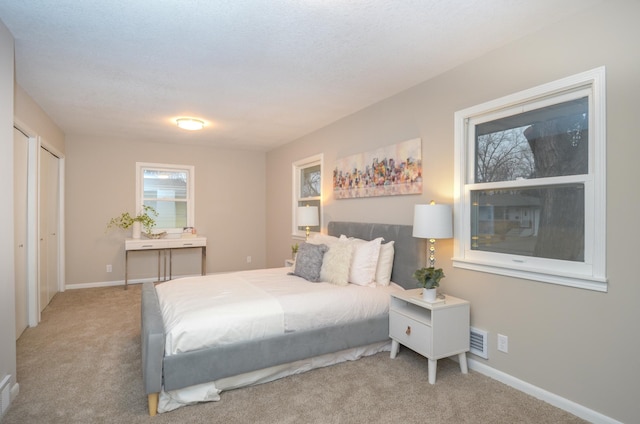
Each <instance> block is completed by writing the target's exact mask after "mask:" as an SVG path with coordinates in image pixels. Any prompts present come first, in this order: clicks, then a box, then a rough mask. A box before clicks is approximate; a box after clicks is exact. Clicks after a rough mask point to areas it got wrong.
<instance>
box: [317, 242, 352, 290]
mask: <svg viewBox="0 0 640 424" xmlns="http://www.w3.org/2000/svg"><path fill="white" fill-rule="evenodd" d="M352 252H353V246H351V244H349V243H334V244H332V245H331V246H329V250H328V251H327V252H326V253H325V254H324V258H323V259H322V268H321V269H320V281H326V282H327V283H332V284H336V285H338V286H346V285H347V284H349V267H350V266H351V254H352Z"/></svg>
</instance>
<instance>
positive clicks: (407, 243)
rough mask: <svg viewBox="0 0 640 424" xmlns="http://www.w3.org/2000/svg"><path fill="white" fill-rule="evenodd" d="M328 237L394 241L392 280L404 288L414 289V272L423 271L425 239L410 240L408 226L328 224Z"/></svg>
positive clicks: (355, 223)
mask: <svg viewBox="0 0 640 424" xmlns="http://www.w3.org/2000/svg"><path fill="white" fill-rule="evenodd" d="M328 233H329V235H332V236H336V237H339V236H340V235H341V234H344V235H345V236H348V237H356V238H360V239H363V240H373V239H375V238H377V237H383V238H384V241H385V242H389V241H392V240H393V241H395V244H394V249H395V256H394V259H393V271H392V273H391V281H393V282H394V283H396V284H399V285H401V286H402V287H404V288H405V289H415V288H416V287H417V281H416V280H415V279H414V278H413V273H414V272H415V271H416V269H418V268H422V267H423V266H425V265H424V263H425V261H426V257H427V256H426V255H427V250H426V249H427V247H426V244H425V243H424V240H422V239H419V238H414V237H413V235H412V234H413V227H412V226H411V225H394V224H369V223H363V222H341V221H331V222H329V226H328Z"/></svg>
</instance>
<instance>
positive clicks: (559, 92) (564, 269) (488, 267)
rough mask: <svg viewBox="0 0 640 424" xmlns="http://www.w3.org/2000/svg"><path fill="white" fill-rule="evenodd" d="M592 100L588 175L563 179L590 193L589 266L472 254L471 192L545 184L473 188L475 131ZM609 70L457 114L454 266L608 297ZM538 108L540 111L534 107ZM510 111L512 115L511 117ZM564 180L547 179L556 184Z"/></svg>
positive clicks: (587, 207)
mask: <svg viewBox="0 0 640 424" xmlns="http://www.w3.org/2000/svg"><path fill="white" fill-rule="evenodd" d="M579 91H580V92H582V96H583V97H584V93H585V92H587V93H588V97H589V149H588V151H589V159H588V160H589V168H588V174H585V175H577V176H570V177H562V181H567V180H571V181H572V182H577V183H580V184H584V187H585V240H584V242H585V253H584V262H571V261H564V260H554V259H546V258H534V257H530V256H519V255H513V254H504V253H494V252H486V251H479V250H472V249H471V191H472V190H487V189H489V190H490V189H492V188H498V187H499V188H505V187H506V188H526V187H528V186H535V185H540V183H541V180H542V179H537V180H535V179H534V180H519V181H508V182H500V183H481V184H475V183H474V160H475V151H474V149H475V140H474V138H475V134H474V128H475V127H474V125H475V124H479V123H482V122H486V121H491V120H494V119H497V118H499V117H501V116H509V115H513V114H514V110H517V112H515V113H521V112H525V111H526V110H528V108H533V109H537V108H539V107H542V106H541V105H543V104H544V102H546V101H551V102H553V103H557V102H558V99H562V98H563V96H564V97H567V96H568V97H569V98H570V97H572V96H574V94H575V93H577V92H579ZM605 94H606V93H605V68H604V67H600V68H596V69H593V70H590V71H587V72H583V73H580V74H577V75H573V76H570V77H567V78H563V79H561V80H558V81H554V82H551V83H548V84H544V85H541V86H538V87H534V88H532V89H529V90H524V91H521V92H519V93H515V94H512V95H509V96H506V97H502V98H500V99H497V100H493V101H490V102H487V103H483V104H481V105H477V106H473V107H471V108H468V109H464V110H461V111H458V112H456V113H455V130H454V136H455V153H454V154H455V171H454V223H455V225H454V258H453V266H454V267H458V268H465V269H470V270H475V271H482V272H489V273H494V274H500V275H506V276H511V277H516V278H523V279H528V280H535V281H541V282H545V283H552V284H559V285H563V286H570V287H578V288H583V289H589V290H595V291H601V292H606V291H607V278H606V111H605V99H606V96H605ZM533 103H535V106H533V107H531V105H532V104H533ZM507 110H508V112H507ZM554 180H558V181H559V180H560V179H559V178H556V177H553V178H545V179H544V184H545V185H546V184H551V183H553V182H555V181H554Z"/></svg>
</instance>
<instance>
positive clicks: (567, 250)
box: [471, 184, 584, 262]
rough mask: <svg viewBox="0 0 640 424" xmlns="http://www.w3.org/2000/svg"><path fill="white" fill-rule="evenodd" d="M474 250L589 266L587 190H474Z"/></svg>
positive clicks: (576, 186)
mask: <svg viewBox="0 0 640 424" xmlns="http://www.w3.org/2000/svg"><path fill="white" fill-rule="evenodd" d="M471 202H472V203H471V205H472V208H471V249H472V250H479V251H485V252H496V253H508V254H514V255H523V256H533V257H540V258H548V259H561V260H568V261H577V262H583V261H584V185H583V184H568V185H557V186H549V187H534V188H527V189H520V190H474V191H471Z"/></svg>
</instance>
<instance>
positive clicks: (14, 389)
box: [9, 383, 20, 402]
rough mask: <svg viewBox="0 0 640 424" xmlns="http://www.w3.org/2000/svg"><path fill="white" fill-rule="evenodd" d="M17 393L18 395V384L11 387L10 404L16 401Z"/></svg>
mask: <svg viewBox="0 0 640 424" xmlns="http://www.w3.org/2000/svg"><path fill="white" fill-rule="evenodd" d="M18 393H20V384H18V383H16V384H14V385H13V387H11V391H10V392H9V394H10V397H11V402H13V401H14V400H16V398H17V397H18Z"/></svg>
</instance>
